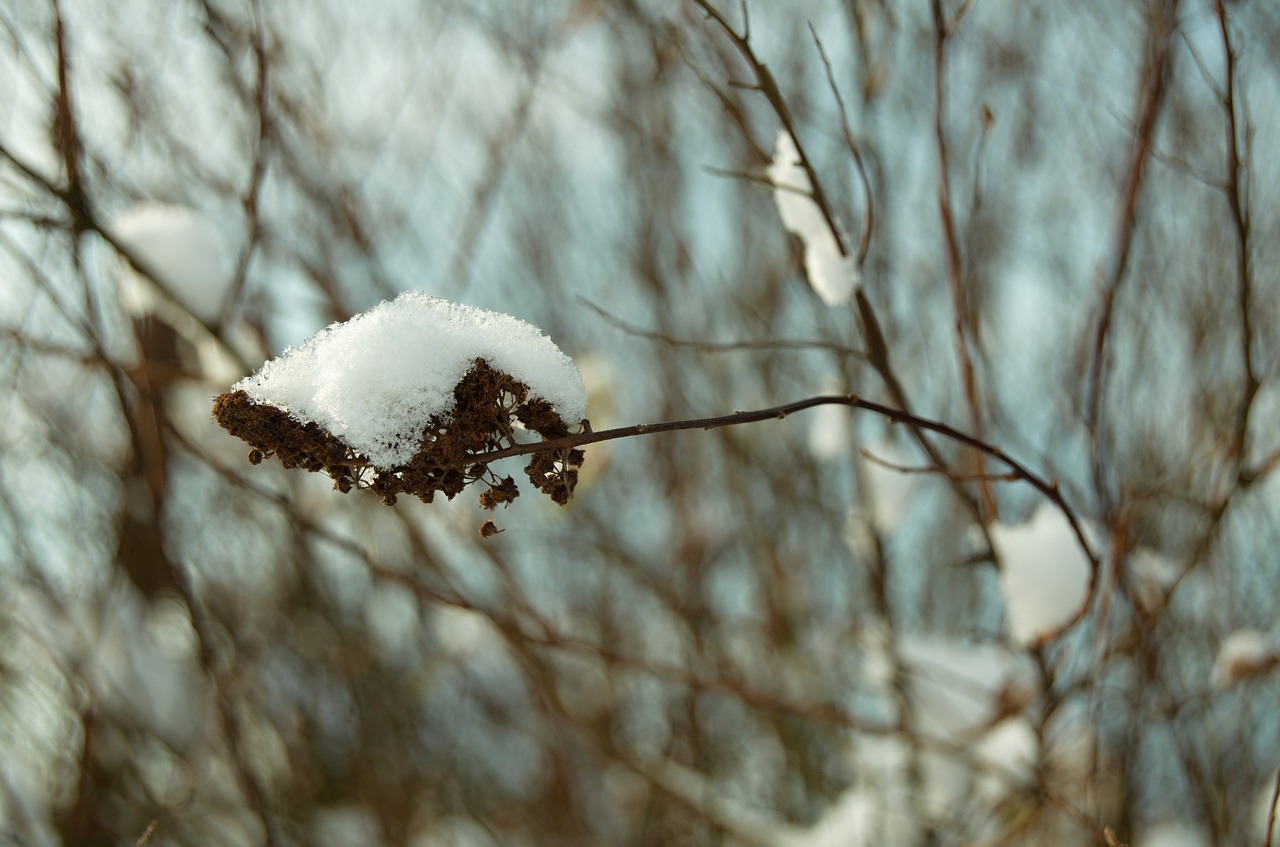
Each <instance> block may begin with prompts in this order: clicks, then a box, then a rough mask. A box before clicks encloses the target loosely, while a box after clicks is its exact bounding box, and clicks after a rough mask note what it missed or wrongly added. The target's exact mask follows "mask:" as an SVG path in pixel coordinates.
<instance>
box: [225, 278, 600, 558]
mask: <svg viewBox="0 0 1280 847" xmlns="http://www.w3.org/2000/svg"><path fill="white" fill-rule="evenodd" d="M586 406H587V395H586V389H585V388H584V387H583V381H582V374H581V373H580V372H579V371H578V369H577V367H576V366H575V365H574V363H573V360H571V359H570V358H569V357H568V356H566V355H565V354H564V353H563V352H561V351H560V349H559V348H558V347H556V345H555V344H554V343H553V342H552V341H551V339H549V338H547V337H546V336H545V335H543V334H542V332H541V330H539V329H538V328H537V327H535V326H533V325H531V324H529V323H526V322H525V321H522V320H519V319H518V318H514V317H511V316H510V315H504V314H499V313H496V312H489V311H485V310H482V309H476V308H472V307H470V306H463V305H458V304H454V303H449V302H446V301H444V300H439V299H437V298H434V297H429V296H426V295H424V294H419V293H416V292H408V293H405V294H401V295H400V296H399V297H397V298H396V299H395V300H393V301H390V302H384V303H382V304H380V305H378V306H376V307H374V308H373V309H371V310H369V311H368V312H365V313H363V314H360V315H357V316H356V317H354V318H352V319H351V320H349V321H346V322H345V323H335V324H333V325H331V326H329V327H328V328H326V329H324V330H322V331H321V332H320V333H318V334H317V335H316V336H314V337H313V338H311V339H310V340H309V341H307V342H305V343H304V344H302V345H301V346H299V347H293V348H289V349H288V350H286V351H285V352H284V353H283V354H282V355H281V356H280V357H279V358H277V359H273V360H271V361H269V362H267V363H266V364H265V365H263V366H262V368H261V369H260V370H259V371H258V372H257V373H256V374H254V375H253V376H250V377H247V378H245V379H242V380H241V381H240V382H238V383H236V384H235V385H234V386H232V389H231V391H230V392H228V393H226V394H222V395H220V396H219V397H218V398H217V399H216V400H215V403H214V417H215V418H216V420H217V421H218V423H219V424H220V425H221V426H222V427H223V428H224V429H226V430H227V431H228V432H230V433H231V434H232V435H235V436H237V437H239V438H241V439H243V440H245V441H247V442H248V443H249V444H250V445H251V446H252V447H253V450H252V451H251V452H250V454H249V460H250V461H251V462H253V463H254V464H257V463H259V462H261V461H262V460H263V459H264V458H267V457H269V456H271V455H275V456H277V457H278V458H279V459H280V460H281V462H282V463H283V464H284V465H285V467H304V468H306V469H307V470H309V471H324V472H325V473H328V474H329V475H330V476H332V477H333V478H334V480H335V487H336V488H338V489H340V490H342V491H349V490H350V489H351V488H352V487H360V488H368V489H370V490H372V491H373V492H374V493H375V494H378V495H379V496H380V497H381V498H382V499H383V501H384V502H386V503H388V504H390V503H393V502H395V499H396V495H397V494H399V493H410V494H415V495H417V496H418V497H420V498H422V499H423V500H424V501H426V502H430V501H431V499H432V497H433V496H434V494H435V493H436V492H441V493H443V494H444V495H445V496H446V497H448V498H449V499H452V498H453V497H454V496H455V495H456V494H457V493H458V492H460V491H461V490H462V489H463V488H464V487H465V486H466V485H467V484H469V483H471V482H477V481H484V482H486V483H487V484H488V489H487V490H486V491H485V492H484V493H483V494H481V496H480V502H481V505H482V506H484V507H485V508H488V509H490V510H492V509H493V508H495V507H496V506H497V505H499V504H507V503H510V502H511V501H512V500H514V499H515V498H516V497H517V496H518V491H517V489H516V485H515V481H514V480H513V479H511V477H505V478H499V477H498V476H496V475H495V474H494V473H493V472H491V471H490V470H489V468H488V464H487V462H484V461H483V456H484V455H485V454H487V453H492V452H494V451H497V450H501V449H504V448H506V447H511V446H513V445H515V444H516V443H518V435H517V433H518V431H519V430H522V429H523V430H528V431H532V432H536V433H537V434H538V435H540V436H542V438H543V440H548V439H553V438H559V437H563V436H566V435H569V434H570V433H571V431H572V430H573V429H574V428H577V427H579V426H580V425H581V424H582V423H583V422H584V420H585V414H586ZM582 460H583V454H582V451H581V450H563V451H545V452H540V453H533V454H532V456H531V460H530V463H529V466H528V468H527V469H526V473H527V474H528V476H529V478H530V480H531V481H532V482H533V484H534V486H535V487H537V488H538V489H539V490H541V491H543V492H544V493H545V494H547V495H548V496H549V497H551V498H552V499H553V500H555V501H556V502H557V503H560V504H561V505H563V504H564V503H566V502H568V500H569V498H570V497H571V496H572V494H573V488H574V485H575V483H576V482H577V477H578V468H579V467H580V466H581V464H582ZM485 529H488V530H490V531H489V532H487V533H486V532H485ZM495 531H496V529H495V528H493V525H492V522H489V523H486V524H485V527H484V528H482V533H484V534H492V532H495Z"/></svg>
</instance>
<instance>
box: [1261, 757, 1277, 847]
mask: <svg viewBox="0 0 1280 847" xmlns="http://www.w3.org/2000/svg"><path fill="white" fill-rule="evenodd" d="M1277 806H1280V770H1278V771H1276V785H1275V788H1274V789H1272V791H1271V811H1270V812H1269V813H1268V814H1267V837H1266V838H1264V839H1263V841H1262V847H1271V845H1272V844H1274V843H1275V842H1274V841H1273V840H1272V839H1273V838H1274V836H1275V833H1276V807H1277Z"/></svg>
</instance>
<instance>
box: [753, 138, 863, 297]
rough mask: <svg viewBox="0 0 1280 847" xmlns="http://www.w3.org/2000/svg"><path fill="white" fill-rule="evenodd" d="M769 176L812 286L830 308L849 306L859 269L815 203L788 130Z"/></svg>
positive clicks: (779, 210)
mask: <svg viewBox="0 0 1280 847" xmlns="http://www.w3.org/2000/svg"><path fill="white" fill-rule="evenodd" d="M768 174H769V180H770V181H771V182H772V183H773V186H774V188H773V200H774V203H776V204H777V206H778V216H779V217H781V218H782V226H783V227H784V228H785V229H786V230H787V232H790V233H794V234H795V235H798V236H799V237H800V239H801V240H802V241H803V242H804V268H805V273H806V274H807V275H808V277H809V284H810V285H811V286H813V290H814V291H816V292H817V293H818V296H819V297H821V298H822V299H823V302H825V303H826V304H827V305H829V306H835V305H838V304H840V303H847V302H848V301H849V298H850V297H852V296H853V292H854V289H856V288H857V287H858V268H857V266H856V265H855V264H854V261H853V258H852V257H850V256H845V255H843V254H842V253H841V252H840V244H839V242H838V241H837V240H836V234H835V233H834V232H833V231H832V229H831V227H830V226H828V224H827V220H826V218H825V217H824V216H823V214H822V209H820V208H819V207H818V204H817V203H815V202H814V200H813V185H812V183H810V182H809V175H808V174H807V173H805V170H804V168H803V167H802V166H801V164H800V152H799V151H798V150H797V149H796V142H795V139H794V138H792V137H791V134H790V133H789V132H787V131H786V130H782V131H780V132H779V133H778V142H777V146H776V147H775V148H774V154H773V163H772V164H770V165H769V168H768Z"/></svg>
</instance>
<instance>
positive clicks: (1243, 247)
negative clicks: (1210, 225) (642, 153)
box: [1216, 0, 1261, 478]
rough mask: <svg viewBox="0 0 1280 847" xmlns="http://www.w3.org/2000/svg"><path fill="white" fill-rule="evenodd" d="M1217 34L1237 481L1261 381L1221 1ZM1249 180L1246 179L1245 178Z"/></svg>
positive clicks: (1231, 56) (1244, 191) (1232, 55)
mask: <svg viewBox="0 0 1280 847" xmlns="http://www.w3.org/2000/svg"><path fill="white" fill-rule="evenodd" d="M1216 12H1217V19H1218V31H1219V33H1220V34H1221V36H1222V50H1223V53H1224V54H1225V56H1226V80H1225V81H1224V83H1223V86H1222V101H1221V102H1222V110H1223V113H1224V116H1225V117H1226V127H1225V129H1226V135H1227V139H1226V141H1227V145H1226V146H1227V183H1226V193H1227V200H1228V203H1229V205H1230V207H1231V224H1232V226H1233V228H1234V229H1235V236H1236V304H1237V306H1238V309H1239V314H1240V364H1241V368H1242V369H1243V370H1244V385H1243V387H1242V389H1241V392H1240V401H1239V406H1238V407H1237V409H1236V427H1235V446H1234V451H1235V460H1236V467H1237V478H1241V477H1243V474H1244V460H1245V456H1246V454H1247V452H1248V437H1249V415H1250V412H1251V411H1252V409H1253V401H1254V398H1255V397H1257V395H1258V389H1259V388H1260V386H1261V382H1260V381H1259V379H1258V375H1257V370H1256V368H1255V366H1254V361H1253V317H1252V312H1253V303H1252V299H1253V298H1252V287H1253V286H1252V276H1253V268H1252V264H1251V260H1250V256H1249V253H1250V250H1251V249H1252V238H1251V231H1252V227H1251V220H1250V218H1251V215H1250V210H1249V205H1248V185H1247V184H1246V183H1244V182H1242V180H1241V178H1240V174H1241V172H1242V171H1243V170H1245V167H1246V166H1245V163H1244V162H1243V157H1242V156H1241V152H1240V141H1241V132H1240V126H1239V118H1238V114H1237V113H1238V111H1239V110H1240V109H1241V108H1243V103H1241V102H1237V100H1236V87H1237V84H1238V80H1239V77H1238V69H1237V67H1236V49H1235V45H1234V44H1232V41H1231V28H1230V26H1229V24H1228V22H1227V9H1226V6H1225V5H1223V2H1222V0H1218V2H1217V4H1216ZM1246 179H1247V178H1246Z"/></svg>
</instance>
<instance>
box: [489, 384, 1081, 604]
mask: <svg viewBox="0 0 1280 847" xmlns="http://www.w3.org/2000/svg"><path fill="white" fill-rule="evenodd" d="M824 405H838V406H848V407H850V408H853V409H861V410H863V411H867V412H871V413H873V414H876V415H879V416H880V417H883V418H886V419H887V420H889V421H891V422H893V423H900V424H904V425H906V426H909V427H911V428H913V429H918V430H925V431H928V432H933V433H937V434H938V435H941V436H943V437H944V438H946V439H948V440H950V441H954V442H956V443H957V444H961V445H963V446H965V447H968V448H970V449H972V450H977V451H978V452H980V453H983V454H984V455H987V456H990V457H991V458H993V459H996V460H997V461H999V462H1002V463H1003V464H1004V465H1005V466H1007V467H1008V468H1009V470H1010V471H1011V472H1012V474H1013V475H1014V476H1015V477H1016V478H1017V479H1019V480H1022V481H1024V482H1026V483H1028V484H1030V485H1031V486H1032V487H1033V488H1035V489H1036V490H1037V491H1039V492H1040V493H1041V494H1043V495H1044V496H1045V497H1046V498H1048V499H1049V500H1050V501H1051V502H1052V503H1053V504H1054V505H1055V506H1057V507H1058V509H1059V510H1061V512H1062V513H1063V515H1064V516H1065V517H1066V519H1067V522H1068V523H1070V524H1071V529H1072V531H1073V532H1074V534H1075V536H1076V539H1077V540H1078V541H1079V543H1080V547H1081V549H1082V550H1083V551H1084V553H1085V555H1086V556H1087V557H1088V558H1089V562H1090V565H1091V573H1090V588H1089V598H1090V599H1092V594H1093V587H1094V582H1095V581H1096V577H1097V571H1098V567H1099V564H1100V563H1099V560H1098V557H1097V554H1095V553H1094V552H1093V549H1092V547H1091V546H1090V545H1089V542H1088V540H1087V539H1086V538H1085V535H1084V532H1083V530H1082V529H1081V527H1080V523H1079V521H1078V520H1077V518H1076V515H1075V512H1074V511H1073V510H1072V509H1071V507H1070V506H1069V505H1068V504H1067V502H1066V499H1065V498H1064V497H1063V496H1062V491H1061V490H1060V489H1059V487H1058V483H1057V482H1056V481H1054V482H1050V481H1048V480H1046V479H1044V478H1043V477H1040V476H1039V475H1037V474H1036V473H1034V472H1032V471H1031V470H1029V469H1028V468H1027V467H1026V466H1025V465H1023V464H1022V463H1021V462H1019V461H1017V460H1016V459H1013V458H1012V457H1010V456H1008V455H1007V454H1005V452H1004V451H1003V450H1001V449H1000V448H999V447H995V446H993V445H991V444H988V443H987V442H985V441H983V440H982V439H980V438H976V437H974V436H972V435H969V434H967V433H964V432H961V431H960V430H957V429H955V428H953V427H951V426H948V425H947V424H944V423H940V422H938V421H934V420H930V419H929V418H922V417H920V416H918V415H914V414H911V413H910V412H906V411H903V410H901V409H895V408H893V407H891V406H885V405H883V404H880V403H875V402H872V401H870V400H864V399H862V398H861V397H856V396H854V395H851V394H850V395H824V396H820V397H810V398H808V399H805V400H798V401H796V402H794V403H786V404H783V405H781V406H773V407H771V408H768V409H758V410H755V411H739V412H734V413H733V414H731V415H720V416H717V417H712V418H696V419H691V420H681V421H665V422H660V423H649V424H636V425H634V426H626V427H619V428H616V429H606V430H601V431H600V432H582V433H578V434H576V435H567V436H564V437H563V438H552V439H548V440H546V441H538V442H531V443H528V444H517V445H515V446H513V447H507V448H505V449H503V450H495V451H493V452H489V453H480V454H478V455H476V456H474V457H472V458H471V459H470V461H473V462H478V463H482V464H488V463H490V462H496V461H498V460H499V459H506V458H509V457H511V456H523V455H527V454H530V453H542V452H547V451H565V450H571V449H573V448H575V447H582V446H585V445H588V444H597V443H599V442H601V441H613V440H616V439H619V438H630V437H633V436H637V435H656V434H657V433H661V432H679V431H682V430H691V429H702V430H711V429H718V428H720V427H726V426H738V425H740V424H750V423H758V422H760V421H767V420H782V419H783V418H786V417H787V416H789V415H792V414H795V413H796V412H801V411H804V410H805V409H812V408H814V407H816V406H824ZM1085 605H1086V606H1087V605H1088V602H1086V604H1085ZM1075 620H1078V618H1076V619H1075ZM1075 620H1072V621H1071V624H1074V623H1075ZM1069 625H1070V624H1069Z"/></svg>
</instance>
